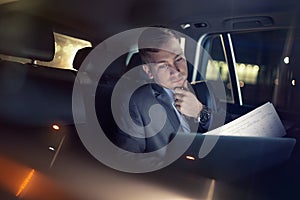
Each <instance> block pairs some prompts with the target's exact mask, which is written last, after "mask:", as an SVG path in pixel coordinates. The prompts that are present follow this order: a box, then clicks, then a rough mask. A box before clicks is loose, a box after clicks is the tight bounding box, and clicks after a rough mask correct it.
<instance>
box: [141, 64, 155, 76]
mask: <svg viewBox="0 0 300 200" xmlns="http://www.w3.org/2000/svg"><path fill="white" fill-rule="evenodd" d="M143 70H144V72H145V73H146V74H147V75H148V77H149V78H150V79H153V74H152V72H151V70H150V67H149V66H148V65H143Z"/></svg>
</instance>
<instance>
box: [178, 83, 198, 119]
mask: <svg viewBox="0 0 300 200" xmlns="http://www.w3.org/2000/svg"><path fill="white" fill-rule="evenodd" d="M174 99H175V106H176V108H177V109H178V110H179V111H180V112H181V113H182V114H184V115H185V116H188V117H194V118H197V117H198V115H199V113H200V111H201V110H202V108H203V105H202V103H201V102H200V101H198V99H197V97H196V96H195V95H194V94H193V93H192V92H190V91H188V90H187V89H186V88H184V87H182V88H175V94H174Z"/></svg>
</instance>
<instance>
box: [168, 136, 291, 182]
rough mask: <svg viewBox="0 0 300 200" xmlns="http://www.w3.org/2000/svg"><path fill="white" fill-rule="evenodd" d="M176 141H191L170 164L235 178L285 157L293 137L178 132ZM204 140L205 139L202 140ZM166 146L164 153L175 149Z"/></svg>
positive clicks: (210, 176)
mask: <svg viewBox="0 0 300 200" xmlns="http://www.w3.org/2000/svg"><path fill="white" fill-rule="evenodd" d="M176 137H177V139H176V142H178V144H176V145H180V141H188V140H192V138H193V137H194V140H193V142H192V144H191V145H190V146H189V147H188V148H187V150H186V151H185V152H184V153H183V154H182V155H181V156H180V158H179V159H178V160H176V161H175V162H174V163H173V164H172V165H173V166H175V167H176V169H181V170H182V169H185V170H188V172H192V173H194V174H199V175H201V176H204V177H209V178H213V179H216V180H227V181H228V180H229V181H234V180H238V179H242V178H245V177H247V176H249V175H253V174H255V173H258V172H261V171H263V170H267V169H270V168H272V167H274V166H277V165H279V164H280V163H283V162H284V161H286V160H288V159H289V157H290V155H291V153H292V151H293V148H294V146H295V143H296V140H295V139H293V138H280V137H244V136H243V137H240V136H214V135H201V134H194V133H191V134H177V135H176ZM204 141H205V142H204ZM176 145H170V146H168V149H167V153H168V154H169V153H171V154H172V153H173V154H174V152H176V151H177V149H176Z"/></svg>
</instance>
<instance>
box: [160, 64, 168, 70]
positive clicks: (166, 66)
mask: <svg viewBox="0 0 300 200" xmlns="http://www.w3.org/2000/svg"><path fill="white" fill-rule="evenodd" d="M168 67H169V66H168V65H167V64H163V65H160V66H159V69H161V70H164V69H168Z"/></svg>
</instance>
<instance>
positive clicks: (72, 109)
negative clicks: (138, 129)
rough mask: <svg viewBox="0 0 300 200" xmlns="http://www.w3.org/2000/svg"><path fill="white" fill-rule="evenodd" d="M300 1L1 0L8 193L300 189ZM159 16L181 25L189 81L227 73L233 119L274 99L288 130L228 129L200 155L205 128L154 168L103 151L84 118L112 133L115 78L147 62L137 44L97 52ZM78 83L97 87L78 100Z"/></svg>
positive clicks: (1, 130) (265, 193)
mask: <svg viewBox="0 0 300 200" xmlns="http://www.w3.org/2000/svg"><path fill="white" fill-rule="evenodd" d="M299 11H300V3H299V2H298V1H296V0H286V1H281V0H272V1H271V0H252V1H239V0H230V1H222V0H211V1H203V0H198V1H195V0H187V1H175V0H164V1H160V0H144V1H138V0H123V1H116V0H110V1H107V0H86V1H79V0H72V1H71V0H62V1H57V0H40V1H35V0H0V27H1V28H0V134H1V135H0V199H3V200H12V199H15V200H17V199H24V200H27V199H28V200H40V199H43V200H54V199H55V200H77V199H78V200H83V199H84V200H88V199H91V200H92V199H112V200H113V199H130V200H132V199H145V200H147V199H151V200H152V199H206V200H212V199H216V200H219V199H221V200H223V199H299V197H300V195H299V192H298V187H299V185H300V171H299V169H300V145H299V142H300V124H299V122H300V114H299V112H300V104H299V102H298V99H299V98H300V84H299V83H298V82H299V81H300V79H299V77H300V68H299V65H300V57H299V56H298V55H299V54H300V21H299V19H300V17H299V13H300V12H299ZM157 25H159V26H164V27H168V28H170V29H172V30H175V31H177V32H179V33H181V34H182V37H181V44H182V45H183V48H184V50H185V51H186V52H187V53H188V58H189V59H188V72H189V76H188V80H189V82H201V81H209V82H211V83H217V82H218V81H220V80H221V82H222V86H223V87H224V92H225V93H224V94H225V95H224V96H222V97H220V98H218V101H219V102H221V103H222V104H224V105H225V106H226V109H227V110H226V111H227V114H228V116H227V117H229V118H230V120H234V119H236V118H238V117H240V116H243V115H245V114H247V113H249V112H251V111H253V110H254V109H256V108H258V107H259V106H261V105H263V104H265V103H266V102H270V103H272V105H273V106H274V108H275V110H276V113H277V114H278V116H279V118H280V120H281V122H282V124H283V127H284V129H285V132H286V134H285V135H284V136H283V137H282V138H263V139H261V138H251V137H250V138H248V137H241V138H233V140H230V139H228V138H230V137H228V138H227V137H225V136H222V137H221V138H222V139H220V142H219V143H218V144H219V146H217V148H216V150H215V153H214V154H212V155H211V157H208V158H207V159H202V160H201V159H200V160H199V159H196V160H195V158H194V157H193V156H192V152H194V148H195V146H196V147H197V148H198V149H199V145H201V143H202V142H203V137H201V136H199V137H196V139H195V141H194V143H193V146H192V147H191V148H189V149H188V150H187V152H186V154H184V155H182V156H181V157H180V159H178V160H176V161H175V162H174V163H172V164H170V165H169V166H167V167H165V168H162V169H159V170H156V171H153V172H148V173H127V172H122V171H119V170H117V169H113V168H110V167H109V166H107V165H106V164H105V163H102V162H101V161H99V159H98V157H97V156H95V155H93V154H92V153H91V150H90V148H87V147H86V145H85V143H84V141H83V138H82V136H81V135H80V134H79V133H78V132H79V131H78V127H77V126H76V125H77V124H78V123H79V124H85V123H86V121H87V120H88V118H89V112H91V111H92V112H94V111H95V113H96V115H95V116H96V118H97V120H98V123H99V125H100V126H101V128H102V129H103V131H104V132H105V134H106V135H107V136H108V137H110V134H111V133H112V132H114V131H115V130H116V127H117V125H116V122H115V121H114V117H113V114H112V111H111V109H112V108H111V99H112V96H113V95H114V94H113V91H114V89H115V86H116V84H117V83H118V81H120V79H121V78H123V79H124V78H125V79H128V80H129V81H133V82H139V83H141V84H142V83H143V81H144V80H145V78H146V76H145V74H144V73H143V72H142V71H141V70H140V71H139V73H138V74H135V76H129V72H130V71H131V70H132V69H135V68H137V66H139V67H140V66H141V65H142V64H143V62H142V60H141V58H140V56H139V54H138V49H137V44H134V45H133V46H128V48H127V49H126V53H123V54H120V55H118V56H115V58H114V59H113V62H110V63H109V64H108V65H107V66H106V65H105V62H104V61H103V62H102V61H100V62H98V63H97V62H94V61H93V62H92V61H91V58H92V57H97V60H100V59H101V55H99V54H100V53H101V52H103V51H105V52H108V55H112V56H114V53H115V52H119V51H118V50H119V49H118V48H119V47H121V46H122V47H124V46H125V45H124V44H128V43H127V42H128V41H127V40H129V39H128V38H123V39H122V40H121V42H119V41H118V43H117V44H115V48H112V49H110V48H109V46H108V45H107V44H108V43H107V42H108V41H110V40H111V39H113V38H114V37H118V36H122V34H123V33H130V31H132V30H134V31H135V30H139V31H140V29H143V28H145V27H153V26H157ZM135 39H136V38H135ZM190 39H191V40H193V42H190V41H191V40H190ZM105 45H107V46H105ZM101 48H102V49H101ZM103 48H104V49H103ZM90 64H91V65H95V66H97V69H98V70H99V71H101V73H102V74H101V77H99V76H97V73H95V72H94V71H92V70H90V71H89V65H90ZM139 69H140V68H139ZM99 73H100V72H99ZM99 73H98V74H99ZM76 83H79V84H81V85H82V87H83V88H84V89H86V90H87V91H89V90H90V88H95V91H92V92H94V93H93V94H91V95H84V93H82V95H79V97H80V98H77V100H76V101H74V98H75V97H78V96H76V95H75V92H74V85H75V84H76ZM124 87H127V86H126V85H125V86H124ZM128 87H129V86H128ZM89 94H90V93H89ZM77 95H78V93H77ZM90 101H93V102H94V104H93V105H95V106H94V107H93V108H92V109H91V108H90V106H89V105H88V103H86V102H90ZM76 106H78V107H76ZM90 109H91V110H90ZM74 116H76V119H75V117H74ZM257 120H261V119H257ZM226 122H227V121H226ZM76 123H77V124H76ZM262 135H263V133H262ZM256 139H257V140H256ZM179 145H180V144H179ZM93 148H96V147H93ZM195 151H198V150H195ZM101 153H102V152H100V154H101ZM104 153H107V152H104ZM108 153H110V152H108ZM187 153H188V154H187ZM279 161H280V162H279ZM251 167H252V168H251ZM254 169H255V170H254ZM246 172H247V173H246Z"/></svg>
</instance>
